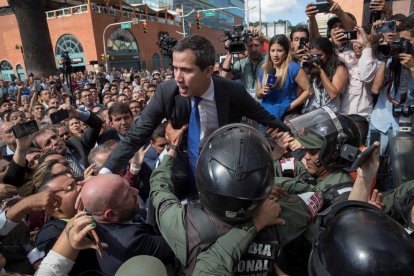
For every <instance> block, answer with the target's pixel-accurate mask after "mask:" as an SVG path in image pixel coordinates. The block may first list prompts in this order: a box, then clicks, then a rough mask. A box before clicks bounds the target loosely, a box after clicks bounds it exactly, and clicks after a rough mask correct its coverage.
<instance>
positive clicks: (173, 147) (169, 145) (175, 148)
mask: <svg viewBox="0 0 414 276" xmlns="http://www.w3.org/2000/svg"><path fill="white" fill-rule="evenodd" d="M170 149H172V150H174V151H175V152H178V146H176V145H172V144H168V145H167V151H169V150H170Z"/></svg>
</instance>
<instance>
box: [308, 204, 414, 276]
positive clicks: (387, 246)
mask: <svg viewBox="0 0 414 276" xmlns="http://www.w3.org/2000/svg"><path fill="white" fill-rule="evenodd" d="M316 227H317V228H316V229H317V230H316V236H315V240H314V243H313V246H312V252H311V254H310V257H309V262H308V272H309V275H310V276H316V275H317V276H325V275H326V276H328V275H335V276H337V275H364V276H366V275H414V267H413V265H412V261H413V260H414V240H413V239H412V238H411V237H410V236H409V235H408V233H407V232H406V231H405V230H404V228H403V227H402V226H401V225H400V224H398V223H397V222H396V221H394V220H393V219H392V218H391V217H390V216H388V215H387V214H386V213H384V212H383V211H382V210H380V209H378V208H376V207H374V206H372V205H370V204H368V203H366V202H361V201H352V200H349V201H345V202H341V203H338V204H335V205H333V206H331V207H330V208H328V209H327V210H325V211H324V212H322V213H320V214H319V215H318V219H317V222H316Z"/></svg>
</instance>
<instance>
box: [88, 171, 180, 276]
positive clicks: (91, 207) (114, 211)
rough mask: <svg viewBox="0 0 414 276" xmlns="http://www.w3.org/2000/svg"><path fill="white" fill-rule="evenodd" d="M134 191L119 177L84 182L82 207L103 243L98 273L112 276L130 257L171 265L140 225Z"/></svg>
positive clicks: (160, 241) (163, 247)
mask: <svg viewBox="0 0 414 276" xmlns="http://www.w3.org/2000/svg"><path fill="white" fill-rule="evenodd" d="M137 195H138V190H137V189H135V188H134V187H132V186H131V185H130V184H129V183H128V182H127V181H126V180H125V179H124V178H122V177H121V176H119V175H114V174H112V175H98V176H95V177H92V178H90V179H88V180H87V181H86V183H85V184H84V186H83V188H82V191H81V193H80V196H81V200H82V204H83V206H84V207H85V209H86V210H88V211H89V212H90V213H91V214H92V216H93V218H94V219H95V220H96V222H97V225H96V228H95V229H96V233H97V235H98V236H99V239H100V241H102V242H104V243H107V244H108V248H104V249H103V251H104V258H103V259H101V258H98V262H99V266H100V268H101V270H102V271H103V272H104V273H106V274H108V275H114V274H115V272H116V271H117V269H118V268H119V267H120V266H121V265H122V263H124V262H125V261H126V260H128V259H129V258H131V257H134V256H138V255H150V256H154V257H157V258H158V259H160V260H161V261H162V262H163V263H164V264H169V263H173V262H174V254H173V252H172V250H171V248H170V247H169V245H168V244H167V242H166V241H165V240H164V238H163V237H162V236H161V235H160V234H157V233H156V232H155V230H154V229H153V228H152V226H150V225H148V224H145V223H143V219H142V218H140V217H139V216H138V213H137V212H136V211H137Z"/></svg>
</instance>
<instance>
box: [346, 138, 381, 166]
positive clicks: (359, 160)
mask: <svg viewBox="0 0 414 276" xmlns="http://www.w3.org/2000/svg"><path fill="white" fill-rule="evenodd" d="M375 147H376V146H375V145H374V144H372V145H371V146H369V147H368V148H366V149H365V150H364V151H362V152H361V153H359V154H358V156H357V157H356V158H355V160H354V162H353V163H352V165H351V167H350V168H349V171H351V172H353V171H356V170H357V169H358V168H359V167H360V166H361V165H363V164H364V163H365V162H367V161H368V159H369V158H370V157H371V155H372V153H373V152H374V150H375Z"/></svg>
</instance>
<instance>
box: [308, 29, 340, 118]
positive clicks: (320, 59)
mask: <svg viewBox="0 0 414 276" xmlns="http://www.w3.org/2000/svg"><path fill="white" fill-rule="evenodd" d="M310 48H311V49H310V53H311V56H310V57H309V58H308V60H307V61H305V62H303V63H302V67H303V68H304V69H305V71H307V73H308V74H309V75H310V80H311V83H312V84H311V85H312V87H311V88H310V91H311V96H310V98H309V100H308V101H307V102H306V104H305V107H304V109H303V110H302V113H305V112H308V111H312V110H314V109H317V108H320V107H322V106H328V107H329V108H331V109H332V110H333V111H334V112H339V107H340V97H339V96H340V95H341V93H342V92H343V91H344V90H345V88H346V86H347V82H348V70H347V68H346V66H345V65H344V63H343V62H342V61H341V60H340V59H339V58H338V56H337V55H336V53H335V51H334V47H333V45H332V43H331V42H330V41H329V39H328V38H326V37H319V38H317V39H315V40H314V41H313V42H312V43H311V47H310Z"/></svg>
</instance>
